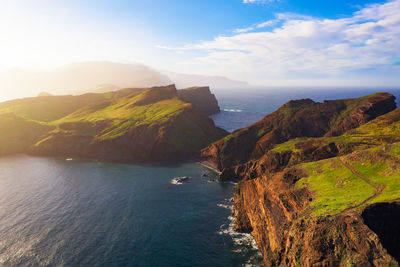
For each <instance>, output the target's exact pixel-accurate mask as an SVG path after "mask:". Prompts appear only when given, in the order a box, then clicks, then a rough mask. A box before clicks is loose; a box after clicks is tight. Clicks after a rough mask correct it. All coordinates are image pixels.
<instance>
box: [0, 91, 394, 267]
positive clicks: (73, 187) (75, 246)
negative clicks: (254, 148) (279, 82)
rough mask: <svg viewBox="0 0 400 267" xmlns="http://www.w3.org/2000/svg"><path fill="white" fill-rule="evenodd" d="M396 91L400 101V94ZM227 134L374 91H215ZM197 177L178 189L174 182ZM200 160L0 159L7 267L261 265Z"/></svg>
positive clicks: (0, 243)
mask: <svg viewBox="0 0 400 267" xmlns="http://www.w3.org/2000/svg"><path fill="white" fill-rule="evenodd" d="M378 91H390V92H392V93H394V94H395V95H397V96H399V97H400V94H399V91H396V90H378ZM213 92H214V93H215V95H216V96H217V99H218V101H219V103H220V106H221V109H222V112H221V113H219V114H217V115H214V116H212V118H213V119H214V121H215V123H216V125H217V126H220V127H222V128H224V129H226V130H228V131H234V130H236V129H239V128H242V127H245V126H247V125H249V124H251V123H253V122H256V121H257V120H259V119H261V118H262V117H264V116H265V115H266V114H268V113H270V112H272V111H274V110H275V109H276V108H278V107H279V106H280V105H282V104H283V103H285V102H287V101H288V100H290V99H300V98H306V97H309V98H312V99H313V100H315V101H322V100H324V99H337V98H344V97H357V96H361V95H365V94H368V93H370V91H365V90H364V91H363V90H361V89H358V90H355V89H354V90H353V89H352V90H347V91H340V90H338V89H332V90H331V89H329V90H328V89H326V90H325V91H321V90H312V91H310V90H308V91H307V90H300V89H299V90H295V91H288V90H275V91H270V90H265V91H263V90H260V89H259V90H254V89H252V90H249V89H246V90H222V89H221V90H214V91H213ZM177 177H190V179H189V180H187V181H185V182H182V183H179V182H177V180H176V179H175V178H177ZM215 178H216V174H215V173H214V172H213V171H211V170H209V169H207V168H205V167H203V166H201V165H199V164H197V163H193V162H188V163H182V164H176V165H154V164H153V165H135V164H111V163H102V162H93V161H92V162H91V161H79V160H66V159H54V158H37V157H30V156H26V155H15V156H8V157H3V158H0V265H1V266H258V265H259V263H260V260H261V256H260V253H259V252H258V251H257V250H256V249H255V246H254V241H253V240H252V238H251V237H250V236H249V235H246V234H239V233H235V232H234V231H233V230H232V218H231V217H230V216H231V213H232V211H231V207H232V202H231V198H232V196H233V193H234V190H235V188H234V184H232V183H218V182H215Z"/></svg>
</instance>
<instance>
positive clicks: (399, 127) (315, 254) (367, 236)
mask: <svg viewBox="0 0 400 267" xmlns="http://www.w3.org/2000/svg"><path fill="white" fill-rule="evenodd" d="M362 99H363V101H362V102H360V101H356V100H352V101H354V102H358V104H357V106H356V107H354V108H353V109H352V110H348V112H346V113H347V117H346V118H341V119H334V121H335V122H339V124H337V123H331V124H330V125H329V127H331V128H329V127H328V128H327V129H326V131H325V134H323V135H322V134H321V137H300V138H294V139H290V140H288V141H285V142H281V143H280V144H277V143H275V144H273V145H271V148H270V149H269V150H267V151H266V152H265V153H264V154H263V155H261V156H260V157H258V158H257V159H252V160H249V161H247V162H244V163H242V164H238V165H235V166H232V167H227V168H225V169H224V170H223V172H222V173H221V177H220V178H221V179H226V180H236V181H239V183H238V184H237V188H236V192H235V196H234V217H235V225H236V230H238V231H242V232H246V233H251V234H252V235H253V237H254V238H255V240H256V243H257V245H258V247H259V249H260V251H261V252H262V254H263V256H264V264H265V265H266V266H398V265H399V264H398V261H399V260H400V249H399V247H398V245H397V244H398V241H399V240H400V231H399V230H398V227H397V226H398V224H399V223H400V168H399V166H400V109H395V110H392V109H393V107H394V103H393V102H392V100H393V97H391V96H390V95H389V94H379V95H373V96H372V98H371V96H368V97H364V98H362ZM371 99H372V100H371ZM379 99H380V100H379ZM365 100H367V101H366V102H364V101H365ZM377 100H378V101H377ZM329 102H330V103H332V101H329ZM329 102H324V103H329ZM289 103H290V104H289V105H293V102H289ZM336 103H337V102H336ZM360 103H361V105H360ZM294 104H296V103H294ZM297 104H300V105H296V106H297V107H299V106H303V108H304V105H306V106H308V105H315V104H314V103H313V102H311V101H309V100H305V101H302V102H300V103H297ZM317 105H318V104H317ZM284 107H285V106H284ZM368 110H370V111H368ZM389 110H392V111H391V112H388V113H386V114H384V113H385V111H389ZM292 114H295V115H296V116H298V115H299V113H298V112H295V113H292ZM328 114H329V113H328ZM366 114H368V115H366ZM371 114H374V115H371ZM382 114H383V115H382ZM303 116H306V117H309V115H308V114H307V113H303V114H302V116H300V117H297V120H300V121H304V120H305V118H303ZM369 116H371V117H369ZM356 118H357V119H356ZM317 122H318V121H317ZM350 122H351V123H350ZM357 123H358V125H361V126H358V127H357V126H356V124H357ZM255 125H257V123H256V124H255ZM320 125H321V124H320ZM310 126H311V122H310ZM338 126H339V127H338ZM251 127H254V125H253V126H250V128H251ZM317 128H319V129H320V127H319V126H318V127H317ZM238 132H240V131H238ZM338 133H342V134H340V135H338ZM234 134H235V133H234ZM225 139H226V138H225ZM218 142H220V141H218ZM218 142H217V143H218Z"/></svg>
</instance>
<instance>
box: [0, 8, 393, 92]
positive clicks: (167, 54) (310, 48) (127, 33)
mask: <svg viewBox="0 0 400 267" xmlns="http://www.w3.org/2000/svg"><path fill="white" fill-rule="evenodd" d="M0 59H1V60H0V69H8V68H32V69H41V70H43V69H44V70H48V69H53V68H57V67H60V66H62V65H65V64H68V63H71V62H82V61H96V60H108V61H113V62H123V63H142V64H145V65H148V66H150V67H152V68H155V69H158V70H168V71H174V72H184V73H191V74H202V75H220V76H226V77H229V78H232V79H237V80H243V81H247V82H249V83H251V84H253V85H256V86H264V85H266V86H268V85H298V86H302V85H321V84H325V85H330V86H332V85H360V86H362V85H384V86H386V85H387V86H400V0H391V1H376V0H375V1H370V0H348V1H344V0H335V1H320V0H318V1H317V0H309V1H300V0H196V1H194V0H169V1H166V0H129V1H128V0H109V1H105V0H86V1H79V0H69V1H52V0H2V1H1V2H0Z"/></svg>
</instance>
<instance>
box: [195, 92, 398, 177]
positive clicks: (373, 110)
mask: <svg viewBox="0 0 400 267" xmlns="http://www.w3.org/2000/svg"><path fill="white" fill-rule="evenodd" d="M394 99H395V98H394V96H393V95H391V94H388V93H376V94H373V95H369V96H365V97H361V98H355V99H344V100H334V101H325V102H323V103H316V102H314V101H312V100H311V99H303V100H295V101H289V102H288V103H286V104H285V105H283V106H282V107H281V108H279V109H278V110H277V111H275V112H273V113H271V114H269V115H267V116H266V117H264V118H263V119H262V120H260V121H258V122H256V123H254V124H253V125H250V126H249V127H246V128H244V129H241V130H238V131H236V132H234V133H232V134H230V135H228V136H226V137H225V138H224V139H221V140H219V141H217V142H215V143H213V144H211V145H210V146H208V147H207V148H205V149H204V150H202V158H203V159H204V161H206V162H207V163H208V164H209V165H211V166H213V167H215V168H217V169H219V170H223V169H224V168H227V167H232V166H235V165H238V164H243V163H246V162H248V161H249V160H255V159H259V158H260V157H262V156H263V155H265V154H266V153H267V152H268V151H269V150H271V149H272V148H273V147H274V146H275V145H276V144H281V143H284V142H286V141H288V140H290V139H293V138H296V137H322V136H338V135H341V134H343V133H344V132H345V131H347V130H350V129H353V128H356V127H358V126H360V125H362V124H364V123H366V122H368V121H370V120H372V119H374V118H376V117H378V116H380V115H382V114H385V113H387V112H389V111H391V110H393V109H394V108H395V107H396V105H395V102H394Z"/></svg>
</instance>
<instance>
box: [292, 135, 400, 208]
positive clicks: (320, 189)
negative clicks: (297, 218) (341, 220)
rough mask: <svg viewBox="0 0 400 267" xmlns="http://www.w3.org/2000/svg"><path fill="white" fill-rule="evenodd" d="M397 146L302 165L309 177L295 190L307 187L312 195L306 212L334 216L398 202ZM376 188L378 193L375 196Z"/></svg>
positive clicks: (399, 148) (399, 158) (399, 149)
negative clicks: (353, 210) (378, 204)
mask: <svg viewBox="0 0 400 267" xmlns="http://www.w3.org/2000/svg"><path fill="white" fill-rule="evenodd" d="M399 152H400V143H395V144H391V145H386V146H379V147H375V148H371V149H367V150H361V151H356V152H354V153H352V154H349V155H347V156H344V157H343V158H342V160H343V161H344V162H345V163H346V164H348V165H349V166H350V167H351V168H353V170H354V171H355V172H356V173H358V174H359V175H361V176H363V177H365V178H366V179H368V180H369V181H370V183H371V184H369V183H367V182H366V181H365V180H363V179H362V178H361V177H360V176H358V175H356V174H354V173H353V171H352V170H351V169H350V168H349V167H347V166H346V165H344V164H343V163H342V161H341V160H339V158H332V159H326V160H322V161H317V162H310V163H306V164H302V165H300V166H299V167H300V168H303V169H304V170H305V171H306V172H307V174H308V175H309V176H308V177H305V178H302V179H300V180H299V181H298V182H297V184H296V186H297V187H298V188H301V187H308V188H309V190H310V191H311V192H312V193H313V194H314V199H313V200H312V202H311V204H310V206H309V211H310V212H311V213H312V214H313V215H334V214H338V213H340V212H343V211H345V210H347V209H350V208H354V209H357V208H358V209H361V208H364V207H365V206H367V205H370V204H373V203H378V202H389V201H396V200H400V164H399V163H400V153H399ZM377 188H378V193H377Z"/></svg>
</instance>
